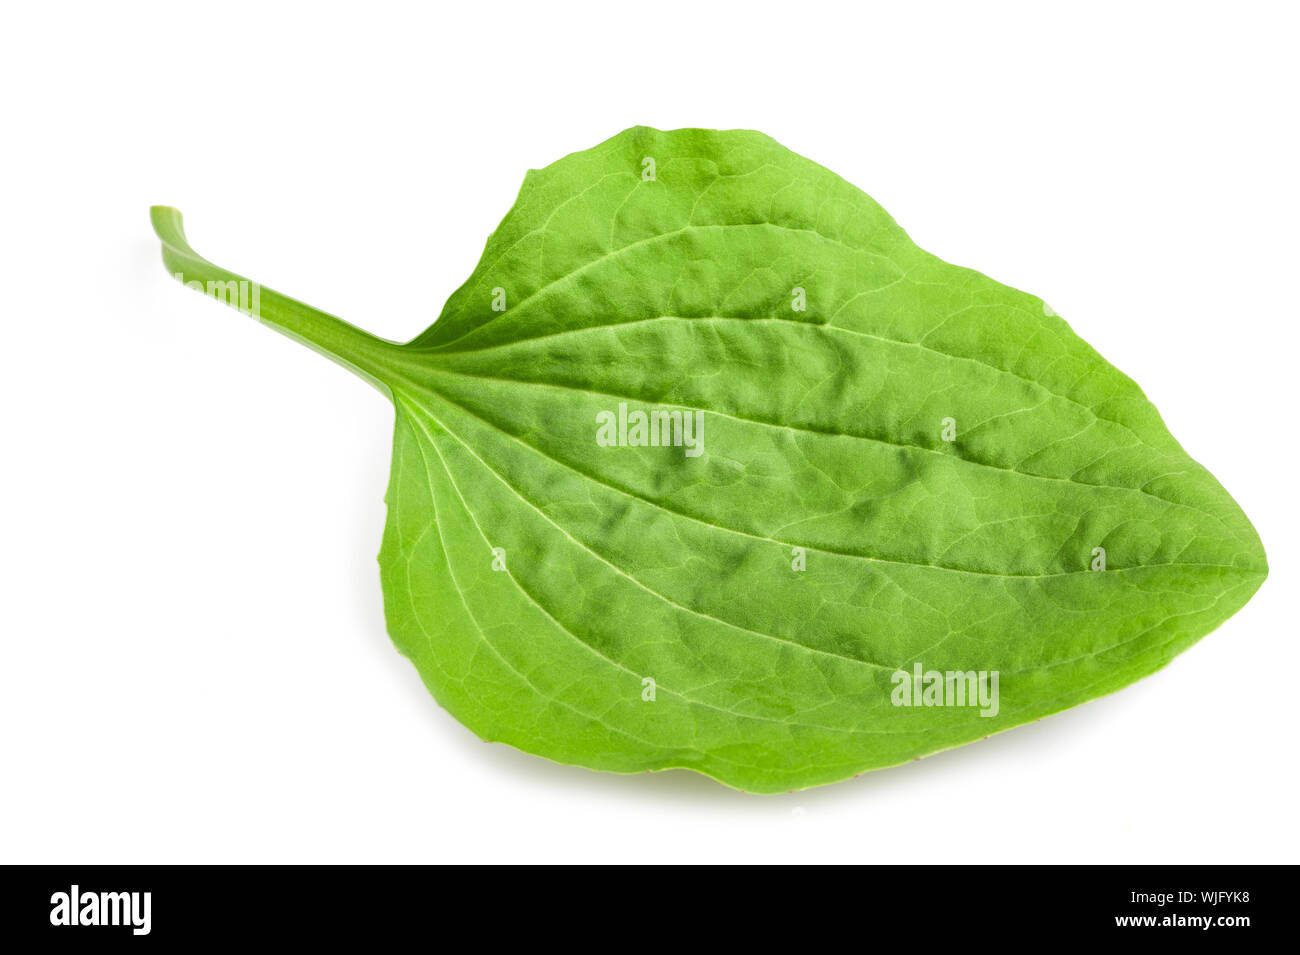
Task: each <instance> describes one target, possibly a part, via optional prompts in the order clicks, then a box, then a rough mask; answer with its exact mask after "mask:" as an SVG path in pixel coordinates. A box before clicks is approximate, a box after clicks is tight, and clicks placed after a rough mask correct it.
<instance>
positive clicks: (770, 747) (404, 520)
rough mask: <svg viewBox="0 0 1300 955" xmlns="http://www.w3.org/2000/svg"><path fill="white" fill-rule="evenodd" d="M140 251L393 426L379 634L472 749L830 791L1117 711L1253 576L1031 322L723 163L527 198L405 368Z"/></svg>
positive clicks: (587, 179)
mask: <svg viewBox="0 0 1300 955" xmlns="http://www.w3.org/2000/svg"><path fill="white" fill-rule="evenodd" d="M153 222H154V226H155V229H156V230H157V232H158V235H159V236H160V237H161V239H162V242H163V257H164V260H165V262H166V264H167V266H168V268H169V270H170V271H172V272H173V273H176V274H177V276H178V277H179V278H181V279H182V280H183V281H186V282H188V283H191V284H195V285H196V286H197V287H201V288H203V289H204V290H205V291H207V292H209V293H211V294H215V295H217V296H218V297H223V298H225V299H226V300H227V301H229V302H231V303H232V304H237V305H240V306H241V307H243V308H244V310H245V311H249V312H252V313H255V314H257V315H258V316H259V317H260V318H261V319H262V320H263V321H265V322H267V323H269V324H271V325H273V326H275V327H277V328H279V329H281V330H282V331H285V332H287V333H289V334H291V335H293V336H295V337H297V338H299V339H301V340H303V341H305V342H306V343H308V344H310V345H312V346H313V347H315V348H317V349H319V350H321V351H322V352H324V353H325V354H327V355H329V356H330V357H332V358H335V359H336V360H338V361H340V362H342V363H343V364H345V365H347V366H348V367H350V368H352V369H353V370H355V371H357V372H358V373H360V374H362V375H364V376H365V377H367V378H368V379H369V380H370V381H372V382H373V383H374V384H376V385H378V386H379V387H380V388H381V389H382V390H383V391H384V392H385V393H386V394H387V395H389V396H390V397H391V399H392V401H393V404H394V406H395V407H396V411H397V415H396V429H395V436H394V441H393V465H392V477H391V483H390V485H389V490H388V496H387V501H388V523H387V527H386V529H385V532H384V540H383V546H382V550H381V552H380V568H381V573H382V582H383V591H384V603H385V612H386V615H387V619H388V629H389V632H390V633H391V635H392V638H393V641H394V643H395V644H396V645H397V647H398V649H399V650H400V651H401V652H402V653H404V654H405V655H406V656H408V657H409V658H410V659H411V660H412V662H413V663H414V664H415V666H416V667H417V668H418V670H419V672H420V675H421V677H422V678H423V679H424V681H425V683H426V684H427V685H428V687H429V689H430V691H431V692H432V693H433V695H434V696H435V697H436V698H437V700H438V702H439V703H441V704H442V705H443V706H444V707H445V708H446V709H447V710H448V711H450V712H451V713H452V715H453V716H455V717H456V718H457V719H458V720H460V721H461V722H462V723H464V724H465V725H466V726H467V727H469V728H470V729H471V730H473V731H474V732H475V733H477V734H478V735H479V736H481V737H483V738H484V739H488V740H500V741H503V742H506V743H509V744H511V745H513V746H517V747H519V748H520V749H523V750H526V751H528V752H531V753H536V754H539V755H542V756H546V757H548V758H550V759H554V760H559V761H561V762H565V763H576V764H579V765H582V766H588V767H592V768H595V769H603V770H613V771H616V772H633V771H639V770H658V769H667V768H672V767H685V768H689V769H693V770H697V771H699V772H702V773H706V774H708V775H709V776H712V777H714V778H716V779H718V780H721V781H722V782H724V783H726V784H728V785H731V786H735V787H739V788H743V789H746V790H751V791H756V792H774V791H782V790H789V789H795V788H801V787H805V786H812V785H817V784H820V783H827V782H831V781H834V780H839V779H843V778H845V777H847V776H851V775H854V774H856V773H859V772H862V771H864V770H869V769H874V768H878V767H882V766H889V765H893V764H896V763H900V762H902V761H905V760H909V759H912V758H915V757H919V756H922V755H924V754H926V753H931V752H934V751H936V750H941V749H945V748H947V747H951V746H956V745H958V744H960V743H965V742H968V741H970V740H974V739H979V738H982V737H985V736H987V735H989V734H990V733H992V732H995V731H998V730H1003V729H1007V728H1009V727H1012V726H1016V725H1018V724H1021V723H1025V722H1027V721H1030V720H1034V719H1036V718H1038V717H1041V716H1044V715H1045V714H1048V713H1053V712H1056V711H1058V710H1062V709H1064V708H1066V707H1070V706H1074V705H1075V704H1078V703H1082V702H1084V701H1085V700H1089V699H1092V698H1094V697H1097V696H1100V695H1102V694H1104V693H1109V692H1111V691H1113V690H1116V689H1118V688H1120V687H1122V686H1125V685H1127V684H1129V683H1132V682H1133V681H1134V680H1137V679H1139V678H1141V677H1143V676H1145V675H1147V674H1149V673H1151V672H1153V671H1154V670H1156V669H1158V668H1160V667H1161V666H1163V665H1164V664H1166V663H1168V662H1169V661H1170V660H1171V659H1172V658H1173V657H1174V656H1175V655H1176V654H1178V653H1179V652H1181V651H1182V650H1184V649H1186V648H1187V647H1188V646H1190V645H1191V644H1192V643H1194V642H1195V641H1196V640H1198V639H1199V638H1200V637H1202V636H1204V635H1205V634H1206V633H1208V632H1210V631H1211V630H1213V629H1214V628H1215V627H1217V626H1218V625H1219V624H1220V623H1222V622H1223V621H1224V620H1226V619H1227V618H1228V617H1229V616H1230V615H1231V614H1233V613H1234V612H1235V611H1236V610H1237V609H1238V608H1240V607H1241V606H1242V605H1243V604H1244V603H1245V602H1246V601H1247V600H1248V599H1249V597H1250V596H1251V595H1252V594H1253V593H1254V592H1255V590H1257V589H1258V587H1259V586H1260V584H1261V583H1262V582H1263V580H1264V577H1265V575H1266V573H1267V566H1266V563H1265V558H1264V552H1263V548H1262V547H1261V544H1260V541H1259V538H1258V537H1257V536H1256V534H1255V531H1254V529H1253V528H1252V527H1251V525H1250V522H1249V521H1248V520H1247V519H1246V517H1245V515H1244V514H1243V513H1242V512H1241V510H1240V509H1239V508H1238V507H1237V505H1236V503H1235V502H1234V501H1233V500H1232V498H1230V497H1229V496H1228V494H1227V493H1226V492H1225V491H1224V490H1223V488H1222V487H1221V486H1220V485H1219V484H1218V483H1217V482H1216V481H1215V479H1214V478H1213V477H1212V476H1211V475H1210V474H1209V473H1208V472H1207V471H1206V470H1205V469H1204V468H1202V467H1201V466H1200V465H1198V464H1197V463H1196V462H1195V461H1193V460H1192V459H1191V458H1189V457H1188V456H1187V454H1186V453H1185V452H1184V451H1183V450H1182V448H1181V447H1180V446H1179V444H1178V442H1177V441H1175V440H1174V438H1173V437H1172V436H1171V435H1170V434H1169V432H1168V431H1167V430H1166V429H1165V427H1164V424H1163V422H1162V421H1161V419H1160V416H1159V414H1158V413H1157V412H1156V409H1155V407H1154V406H1153V405H1152V404H1151V403H1150V402H1149V401H1148V400H1147V399H1146V397H1145V396H1144V395H1143V394H1142V392H1141V390H1140V389H1139V388H1138V386H1137V385H1136V384H1134V383H1133V382H1132V381H1131V380H1130V379H1129V378H1127V377H1126V376H1125V375H1123V374H1122V373H1121V372H1119V371H1118V370H1116V369H1115V368H1114V367H1112V366H1111V365H1109V364H1108V363H1107V362H1106V361H1105V360H1104V359H1102V358H1101V357H1100V356H1099V355H1098V354H1097V353H1096V352H1095V351H1093V349H1092V348H1090V347H1089V346H1088V345H1087V344H1085V343H1084V342H1083V341H1082V340H1080V339H1079V338H1078V337H1076V336H1075V335H1074V334H1073V332H1071V330H1070V328H1069V327H1068V326H1067V325H1066V324H1065V322H1064V321H1062V320H1061V319H1060V318H1058V317H1057V316H1056V315H1055V314H1054V313H1053V312H1052V311H1051V309H1049V308H1048V307H1047V306H1046V305H1045V304H1044V302H1043V301H1042V300H1041V299H1039V298H1036V297H1034V296H1032V295H1027V294H1025V293H1023V292H1018V291H1016V290H1014V289H1011V288H1008V287H1006V286H1004V285H1000V284H998V283H997V282H995V281H993V280H991V279H989V278H987V277H985V276H983V275H981V274H979V273H977V272H972V271H969V270H967V269H962V268H958V267H956V266H952V265H949V264H947V263H945V262H942V261H940V260H939V259H937V258H935V257H934V256H932V255H929V254H928V253H926V252H924V251H922V250H921V249H919V248H917V247H916V246H915V245H913V244H912V242H911V241H910V240H909V239H908V238H907V236H906V235H905V234H904V233H903V231H902V229H900V228H899V227H898V226H897V225H896V224H895V223H894V221H893V220H892V219H891V218H890V217H889V216H888V215H887V214H886V213H885V211H884V210H883V209H881V208H880V207H879V206H878V205H876V203H875V202H873V201H872V200H871V199H870V198H868V197H867V196H866V195H864V194H863V193H862V192H860V191H859V190H858V189H856V188H855V187H853V186H851V185H849V184H848V183H847V182H845V181H844V180H842V179H840V178H839V177H838V176H836V175H834V174H833V173H831V172H829V171H827V170H826V169H823V168H822V167H820V166H818V165H816V164H815V163H812V162H810V161H808V160H806V159H803V158H802V157H800V156H797V155H795V154H794V153H791V152H789V151H788V150H786V149H784V148H783V147H781V146H780V145H778V144H777V143H775V142H774V141H772V140H771V139H769V138H767V137H766V136H763V135H761V134H758V133H754V132H739V131H731V132H717V131H711V130H677V131H674V132H659V131H656V130H652V129H646V128H635V129H629V130H627V131H626V132H623V133H621V134H619V135H618V136H615V137H614V138H613V139H611V140H609V141H607V142H605V143H603V144H601V145H600V146H597V147H595V148H593V149H589V150H587V151H585V152H580V153H575V154H573V155H570V156H567V157H566V158H564V159H561V160H560V161H558V162H556V163H554V164H553V165H551V166H548V167H547V168H545V169H542V170H540V171H538V170H534V171H531V172H529V173H528V175H527V177H526V178H525V180H524V185H523V188H522V190H521V191H520V194H519V198H518V200H517V201H516V203H515V205H514V208H513V209H511V210H510V212H509V214H508V215H507V216H506V218H505V220H504V221H503V222H502V223H501V225H500V227H499V228H498V229H497V231H496V232H495V233H493V235H492V236H491V238H490V239H489V240H488V243H487V248H486V250H485V252H484V253H483V258H482V260H481V262H480V263H479V266H478V268H476V269H475V271H474V273H473V274H472V275H471V276H470V278H469V280H468V281H467V282H466V283H465V284H464V285H463V286H462V287H461V288H460V289H458V290H457V291H456V292H455V294H453V295H452V296H451V298H450V300H449V301H448V302H447V305H446V308H445V309H444V310H443V313H442V315H441V316H440V317H439V319H438V320H437V321H436V322H435V323H434V324H433V325H432V326H431V327H430V328H429V329H428V330H427V331H425V332H424V333H423V334H422V335H420V336H419V337H418V338H416V339H415V340H414V341H412V342H410V343H408V344H405V345H398V344H395V343H392V342H385V341H381V340H379V339H376V338H374V337H372V336H370V335H367V334H366V333H364V332H361V331H359V330H358V329H356V328H354V327H352V326H351V325H348V324H347V323H345V322H342V321H340V320H339V319H337V318H334V317H332V316H328V315H325V314H323V313H321V312H319V311H316V310H315V309H311V308H309V307H307V306H305V305H302V304H301V303H298V302H295V301H293V300H292V299H289V298H286V297H284V296H281V295H279V294H277V293H275V292H272V291H270V290H269V289H265V288H261V287H259V286H254V285H251V283H246V281H245V280H243V279H242V278H241V277H240V276H238V275H236V274H234V273H231V272H227V271H225V270H224V269H220V268H218V267H216V266H213V265H212V264H210V263H209V262H207V261H206V260H204V259H203V258H201V257H200V256H198V255H197V254H196V253H195V252H194V251H193V250H192V249H191V248H190V247H189V245H188V244H187V242H186V240H185V236H184V233H183V231H182V228H181V219H180V215H179V213H177V212H176V211H175V210H172V209H167V208H162V207H156V208H155V209H154V210H153ZM240 283H244V284H240Z"/></svg>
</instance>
